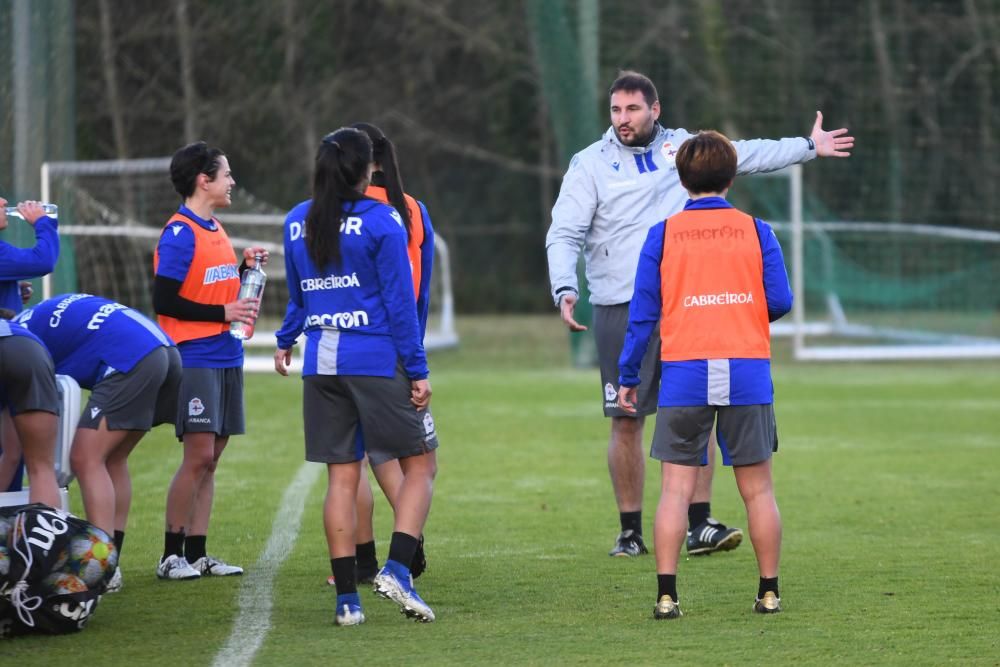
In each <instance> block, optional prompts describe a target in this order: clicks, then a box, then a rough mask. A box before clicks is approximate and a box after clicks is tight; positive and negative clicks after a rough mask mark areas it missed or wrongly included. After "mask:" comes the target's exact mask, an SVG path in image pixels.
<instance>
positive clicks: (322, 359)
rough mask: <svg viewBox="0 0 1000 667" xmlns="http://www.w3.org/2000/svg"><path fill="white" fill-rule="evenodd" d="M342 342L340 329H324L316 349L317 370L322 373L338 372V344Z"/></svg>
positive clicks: (333, 373)
mask: <svg viewBox="0 0 1000 667" xmlns="http://www.w3.org/2000/svg"><path fill="white" fill-rule="evenodd" d="M339 344H340V330H339V329H323V333H321V334H320V337H319V345H318V347H317V349H316V372H317V373H319V374H320V375H336V374H337V346H338V345H339Z"/></svg>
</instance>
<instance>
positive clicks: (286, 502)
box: [212, 463, 323, 667]
mask: <svg viewBox="0 0 1000 667" xmlns="http://www.w3.org/2000/svg"><path fill="white" fill-rule="evenodd" d="M322 470H323V466H321V465H316V464H315V463H303V464H302V467H301V468H299V471H298V473H296V475H295V479H294V480H292V483H291V484H290V485H289V486H288V488H287V489H285V495H284V497H283V498H282V499H281V507H280V508H279V509H278V514H277V516H275V517H274V525H273V527H272V528H271V537H270V538H268V540H267V546H266V547H265V548H264V553H262V554H261V555H260V558H258V559H257V564H256V565H254V567H253V569H251V570H250V571H249V572H247V573H246V574H244V575H243V577H242V579H243V581H242V582H241V583H240V595H239V602H238V604H239V610H240V613H239V615H238V616H237V617H236V622H235V623H233V631H232V632H231V633H230V634H229V640H228V641H227V642H226V645H225V646H223V647H222V649H221V650H220V651H219V652H218V653H217V654H216V656H215V661H214V662H213V663H212V664H213V665H214V666H215V667H233V666H236V665H249V664H250V663H251V662H253V658H254V656H255V655H256V654H257V651H258V649H260V647H261V645H262V644H263V643H264V639H265V638H266V637H267V633H268V631H270V629H271V606H272V603H273V601H272V599H271V589H272V587H273V584H274V578H275V577H276V576H277V575H278V570H279V569H281V564H282V563H283V562H284V560H285V557H286V556H288V553H289V552H290V551H291V547H292V545H294V544H295V540H296V539H297V538H298V536H299V526H300V525H301V524H302V510H303V509H304V507H305V502H306V496H307V495H308V494H309V490H310V489H311V488H312V486H313V484H314V483H315V482H316V479H317V478H318V477H319V474H320V472H322Z"/></svg>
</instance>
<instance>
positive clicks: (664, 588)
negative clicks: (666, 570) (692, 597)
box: [656, 574, 680, 602]
mask: <svg viewBox="0 0 1000 667" xmlns="http://www.w3.org/2000/svg"><path fill="white" fill-rule="evenodd" d="M656 585H657V587H658V588H659V590H660V592H659V593H657V594H656V599H657V600H659V599H660V598H662V597H663V596H664V595H669V596H670V597H672V598H673V599H674V602H680V600H678V599H677V575H676V574H657V575H656Z"/></svg>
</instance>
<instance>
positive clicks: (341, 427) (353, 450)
mask: <svg viewBox="0 0 1000 667" xmlns="http://www.w3.org/2000/svg"><path fill="white" fill-rule="evenodd" d="M302 417H303V419H302V421H303V425H304V430H305V436H306V461H313V462H316V463H351V462H353V461H360V460H361V459H362V458H364V455H365V452H367V453H368V460H369V462H370V463H371V465H373V466H377V465H380V464H382V463H385V462H386V461H391V460H393V459H401V458H406V457H407V456H416V455H419V454H426V453H427V452H430V451H432V450H434V449H437V446H438V439H437V433H436V432H435V429H434V418H433V417H432V416H431V413H430V411H427V410H421V411H418V410H417V409H416V408H415V407H413V404H412V403H410V381H409V380H408V379H407V378H406V376H405V375H404V374H403V373H402V372H401V371H400V370H399V369H397V371H396V376H395V377H391V378H386V377H370V376H363V375H309V376H306V377H305V378H303V388H302Z"/></svg>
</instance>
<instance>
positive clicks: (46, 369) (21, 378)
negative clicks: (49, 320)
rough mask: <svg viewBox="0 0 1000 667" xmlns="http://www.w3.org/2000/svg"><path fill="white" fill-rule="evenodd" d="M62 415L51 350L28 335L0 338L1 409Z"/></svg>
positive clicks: (11, 412)
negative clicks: (60, 413) (4, 407)
mask: <svg viewBox="0 0 1000 667" xmlns="http://www.w3.org/2000/svg"><path fill="white" fill-rule="evenodd" d="M3 406H6V407H8V408H9V409H10V414H11V415H12V416H15V415H19V414H21V413H22V412H33V411H36V410H37V411H42V412H51V413H52V414H55V415H57V414H59V392H58V390H57V389H56V373H55V367H54V366H53V365H52V357H51V356H50V355H49V352H48V350H46V349H45V348H44V347H42V346H41V345H39V344H38V342H36V341H35V340H34V339H32V338H28V337H26V336H3V337H2V338H0V407H3Z"/></svg>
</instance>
